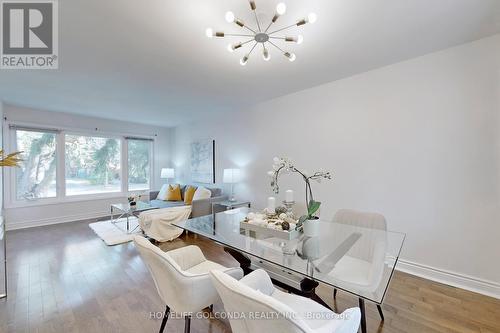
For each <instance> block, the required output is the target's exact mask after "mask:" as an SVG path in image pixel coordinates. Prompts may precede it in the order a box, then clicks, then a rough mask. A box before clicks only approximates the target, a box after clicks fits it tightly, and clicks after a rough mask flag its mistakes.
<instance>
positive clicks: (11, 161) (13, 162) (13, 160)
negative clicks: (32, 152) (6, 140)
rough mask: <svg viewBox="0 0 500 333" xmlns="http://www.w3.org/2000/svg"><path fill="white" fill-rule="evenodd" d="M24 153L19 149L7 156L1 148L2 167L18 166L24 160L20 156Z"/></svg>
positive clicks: (0, 164) (0, 165)
mask: <svg viewBox="0 0 500 333" xmlns="http://www.w3.org/2000/svg"><path fill="white" fill-rule="evenodd" d="M22 153H23V152H22V151H18V152H15V153H12V154H8V155H7V156H6V155H5V152H4V150H3V149H0V167H18V166H19V163H21V162H22V161H23V159H22V158H20V157H19V156H20V155H21V154H22Z"/></svg>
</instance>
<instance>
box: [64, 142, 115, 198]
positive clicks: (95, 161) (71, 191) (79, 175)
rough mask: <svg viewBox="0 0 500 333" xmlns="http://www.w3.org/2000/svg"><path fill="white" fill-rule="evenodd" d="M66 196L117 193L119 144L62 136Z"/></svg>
mask: <svg viewBox="0 0 500 333" xmlns="http://www.w3.org/2000/svg"><path fill="white" fill-rule="evenodd" d="M64 145H65V154H64V155H65V183H66V195H68V196H73V195H83V194H99V193H110V192H121V190H122V185H121V142H120V140H119V139H116V138H105V137H95V136H83V135H68V134H66V135H65V138H64Z"/></svg>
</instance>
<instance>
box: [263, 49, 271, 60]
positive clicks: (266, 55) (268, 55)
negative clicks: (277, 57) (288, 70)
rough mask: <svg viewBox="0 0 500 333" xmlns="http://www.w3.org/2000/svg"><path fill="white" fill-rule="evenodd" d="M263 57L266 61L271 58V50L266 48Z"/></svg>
mask: <svg viewBox="0 0 500 333" xmlns="http://www.w3.org/2000/svg"><path fill="white" fill-rule="evenodd" d="M262 57H263V58H264V60H265V61H269V60H271V55H270V54H269V51H268V50H267V49H264V53H263V54H262Z"/></svg>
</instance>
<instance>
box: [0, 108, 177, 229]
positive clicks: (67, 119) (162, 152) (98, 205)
mask: <svg viewBox="0 0 500 333" xmlns="http://www.w3.org/2000/svg"><path fill="white" fill-rule="evenodd" d="M4 116H5V117H6V118H7V122H14V123H28V124H36V125H38V126H46V127H48V128H64V129H67V128H70V129H78V130H81V131H84V132H89V133H92V132H97V133H101V134H102V133H108V134H113V133H114V134H122V135H137V136H141V135H142V136H154V135H157V136H156V137H155V144H154V167H153V169H154V179H153V188H155V189H156V188H157V187H159V186H160V184H161V179H160V169H161V168H162V167H169V166H170V149H171V138H172V130H171V129H168V128H163V127H155V126H147V125H140V124H137V123H134V122H133V119H131V121H130V122H123V121H115V120H107V119H101V118H94V117H84V116H78V115H73V114H67V113H59V112H50V111H41V110H34V109H29V108H23V107H17V106H12V105H4ZM137 116H138V117H140V112H138V114H137ZM96 128H98V131H96ZM4 132H5V133H4V139H5V140H7V137H8V135H9V132H10V131H8V130H7V131H4ZM6 185H7V184H6ZM4 190H5V191H9V190H10V189H8V188H5V189H4ZM117 201H118V202H120V201H123V202H125V201H126V195H124V194H117V196H116V197H113V198H107V199H101V200H86V201H78V202H67V203H57V204H47V205H37V206H30V207H22V208H13V207H10V206H9V203H6V209H5V218H6V221H7V228H8V229H9V230H12V229H18V228H24V227H30V226H36V225H45V224H53V223H60V222H69V221H75V220H80V219H88V218H94V217H102V216H104V215H106V214H109V210H110V208H109V207H110V204H111V203H116V202H117Z"/></svg>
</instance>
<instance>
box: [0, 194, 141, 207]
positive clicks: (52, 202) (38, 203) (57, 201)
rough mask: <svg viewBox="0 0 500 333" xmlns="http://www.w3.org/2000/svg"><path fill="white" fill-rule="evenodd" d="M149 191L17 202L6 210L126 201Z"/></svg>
mask: <svg viewBox="0 0 500 333" xmlns="http://www.w3.org/2000/svg"><path fill="white" fill-rule="evenodd" d="M149 191H150V190H144V191H133V192H114V193H100V194H85V195H74V196H67V197H65V198H48V199H40V200H35V201H16V202H11V203H6V204H5V207H4V208H5V209H16V208H29V207H41V206H51V205H61V204H71V203H77V202H88V201H101V200H111V199H117V200H118V199H122V201H126V200H127V197H128V196H129V195H134V194H140V193H144V192H147V194H149Z"/></svg>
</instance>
